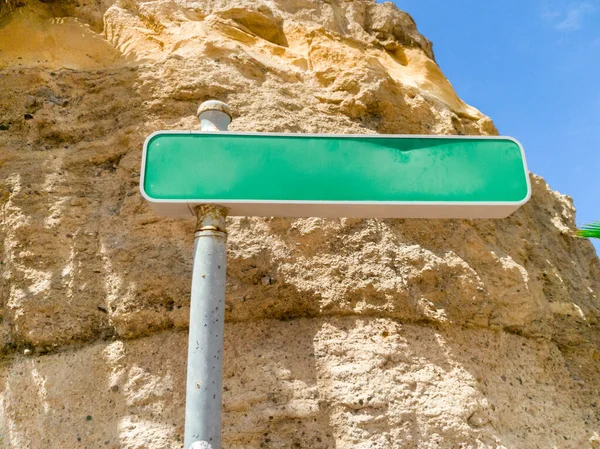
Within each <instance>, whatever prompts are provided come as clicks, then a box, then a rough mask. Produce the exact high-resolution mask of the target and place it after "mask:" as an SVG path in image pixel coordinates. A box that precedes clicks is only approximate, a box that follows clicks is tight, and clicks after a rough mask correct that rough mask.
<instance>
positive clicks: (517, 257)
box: [0, 0, 600, 449]
mask: <svg viewBox="0 0 600 449" xmlns="http://www.w3.org/2000/svg"><path fill="white" fill-rule="evenodd" d="M0 11H1V13H2V17H1V18H0V239H1V241H2V246H1V247H0V248H1V249H0V258H1V260H0V273H1V278H0V300H1V306H2V311H1V313H2V328H1V332H2V340H1V342H2V354H3V356H2V357H3V359H2V365H1V374H0V377H1V378H0V389H1V404H0V426H1V428H0V441H1V444H0V447H6V448H40V449H41V448H44V449H47V448H89V449H92V448H94V449H95V448H105V447H106V448H127V449H133V448H136V449H142V448H145V449H163V448H165V449H166V448H181V447H182V446H183V443H182V437H183V405H184V399H185V385H184V383H185V361H186V345H187V333H186V332H187V326H188V306H189V287H190V273H191V254H192V241H193V227H194V222H193V220H191V219H190V220H184V219H183V220H180V219H177V220H176V219H164V218H161V217H157V216H156V215H154V214H153V213H152V212H151V211H150V209H149V208H148V206H147V204H145V203H144V201H143V200H142V198H141V197H140V195H139V191H138V181H139V168H140V157H141V146H142V142H143V139H144V138H145V136H146V135H148V134H149V133H151V132H153V131H155V130H159V129H189V128H197V127H198V121H197V119H196V117H195V115H194V113H195V110H196V108H197V106H198V104H199V103H200V102H202V101H204V100H206V99H210V98H217V99H220V100H223V101H226V102H228V103H229V104H230V105H231V106H232V108H233V109H234V111H235V114H236V117H235V120H234V122H233V124H232V127H231V129H233V130H240V131H242V130H243V131H279V132H286V131H288V132H313V133H421V134H495V133H497V131H496V129H495V128H494V125H493V123H492V122H491V120H490V119H489V118H487V117H486V116H484V115H483V114H481V113H480V112H479V111H478V110H476V109H475V108H473V107H471V106H468V105H466V104H465V103H463V102H462V101H461V100H460V99H459V98H458V97H457V95H456V94H455V93H454V90H453V89H452V86H451V85H450V83H449V82H448V81H447V80H446V79H445V77H444V75H443V74H442V73H441V71H440V69H439V68H438V66H437V65H436V63H435V59H434V55H433V52H432V46H431V43H430V42H429V41H428V40H427V39H426V38H425V37H423V36H422V35H420V34H419V33H418V31H417V29H416V26H415V24H414V22H413V21H412V19H411V18H410V17H409V16H408V15H407V14H406V13H404V12H401V11H399V10H397V9H396V7H395V6H393V5H392V4H391V3H384V4H376V3H375V2H374V1H370V0H354V1H344V0H327V1H319V0H270V1H267V0H265V1H254V0H237V1H235V0H204V1H174V0H157V1H151V2H137V1H136V0H117V1H116V3H114V2H113V1H112V0H77V1H76V0H71V1H62V0H57V1H54V2H44V3H40V2H36V1H34V0H29V1H25V2H17V1H9V2H4V3H3V4H2V8H1V9H0ZM506 131H508V132H510V130H506ZM532 183H533V186H534V195H533V198H532V200H531V201H530V203H529V204H528V205H526V206H525V207H523V208H522V209H520V210H519V211H518V212H517V213H515V214H514V215H513V216H511V217H510V218H508V219H505V220H497V221H491V220H473V221H467V220H438V221H433V220H432V221H424V220H356V219H339V220H323V219H318V218H313V219H295V220H293V219H280V218H272V219H262V218H260V219H259V218H232V219H230V220H229V222H228V224H229V230H230V237H229V253H228V277H227V278H228V285H227V288H228V293H227V312H226V313H227V320H228V321H227V325H226V336H225V340H226V341H225V343H226V348H225V349H226V354H225V356H226V358H225V379H224V384H225V391H224V427H223V439H224V445H225V447H226V448H229V449H241V448H259V447H266V448H314V449H317V448H338V449H347V448H422V449H425V448H458V447H461V448H585V447H588V448H589V447H594V448H596V447H599V446H600V437H598V434H597V432H599V431H600V427H599V426H600V394H599V393H598V392H599V391H600V368H599V367H600V322H599V317H600V301H599V299H598V295H599V293H600V265H599V262H598V258H597V257H596V255H595V252H594V250H593V248H592V246H591V245H590V244H589V242H586V241H583V240H577V239H574V238H573V237H572V231H573V229H574V213H575V212H574V209H573V206H572V202H571V200H570V198H568V197H566V196H564V195H560V194H558V193H556V192H553V191H552V190H550V189H549V188H548V186H547V185H546V184H545V182H544V181H543V180H542V179H541V178H539V177H536V176H533V175H532Z"/></svg>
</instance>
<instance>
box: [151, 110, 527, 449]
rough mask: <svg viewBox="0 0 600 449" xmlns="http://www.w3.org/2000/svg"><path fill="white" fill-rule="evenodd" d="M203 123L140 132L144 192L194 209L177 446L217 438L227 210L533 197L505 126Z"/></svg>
mask: <svg viewBox="0 0 600 449" xmlns="http://www.w3.org/2000/svg"><path fill="white" fill-rule="evenodd" d="M198 118H199V119H200V123H201V131H159V132H156V133H153V134H152V135H150V136H149V137H148V138H147V139H146V142H145V143H144V152H143V156H142V170H141V176H140V191H141V194H142V196H143V197H144V198H145V199H147V200H148V201H150V204H151V206H152V207H153V209H154V210H155V211H156V212H157V213H159V214H161V215H170V216H190V215H193V216H196V218H197V227H196V234H195V241H194V268H193V277H192V299H191V305H190V335H189V346H188V371H187V390H186V391H187V396H186V409H185V441H184V449H220V447H221V443H220V440H221V399H222V398H221V391H222V374H223V329H224V319H225V272H226V270H225V263H226V242H227V231H226V229H225V218H226V216H227V215H228V214H229V215H235V216H279V217H365V218H369V217H381V218H503V217H506V216H508V215H510V214H511V213H512V212H514V211H515V210H517V209H518V208H519V207H520V206H522V205H523V204H525V203H526V202H527V201H528V200H529V198H530V196H531V185H530V182H529V173H528V171H527V164H526V162H525V153H524V151H523V148H522V147H521V145H520V144H519V142H517V141H516V140H514V139H512V138H510V137H497V136H491V137H490V136H415V135H315V134H274V133H233V132H221V131H226V130H227V126H228V125H229V123H230V122H231V112H230V110H229V107H228V106H227V105H226V104H224V103H221V102H219V101H208V102H205V103H203V104H202V105H201V106H200V109H199V110H198Z"/></svg>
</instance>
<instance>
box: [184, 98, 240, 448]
mask: <svg viewBox="0 0 600 449" xmlns="http://www.w3.org/2000/svg"><path fill="white" fill-rule="evenodd" d="M198 118H199V119H200V123H201V129H202V130H203V131H226V130H227V126H228V125H229V123H230V122H231V112H230V109H229V107H228V106H227V105H226V104H225V103H221V102H220V101H207V102H204V103H202V105H200V108H199V109H198ZM194 211H195V213H196V217H197V224H196V233H195V240H194V268H193V274H192V299H191V304H190V335H189V342H188V366H187V389H186V403H185V437H184V449H220V448H221V400H222V396H221V395H222V384H223V330H224V321H225V271H226V269H225V264H226V250H227V231H226V227H225V218H226V217H227V208H225V207H222V206H218V205H213V204H203V205H200V206H196V207H195V208H194Z"/></svg>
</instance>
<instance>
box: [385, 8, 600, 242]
mask: <svg viewBox="0 0 600 449" xmlns="http://www.w3.org/2000/svg"><path fill="white" fill-rule="evenodd" d="M394 3H396V5H397V6H398V7H399V8H400V9H402V10H404V11H407V12H408V13H409V14H410V15H411V16H412V17H413V18H414V19H415V21H416V22H417V27H418V29H419V31H420V32H421V33H422V34H423V35H425V36H426V37H427V38H428V39H429V40H431V41H432V42H433V49H434V52H435V56H436V60H437V63H438V64H439V66H440V67H441V69H442V71H443V72H444V73H445V75H446V77H447V78H448V79H449V80H450V82H451V83H452V85H453V86H454V88H455V90H456V92H457V93H458V95H459V96H460V97H461V98H462V99H463V100H465V101H466V102H467V103H469V104H471V105H472V106H475V107H476V108H478V109H479V110H481V111H482V112H483V113H484V114H486V115H489V116H490V117H491V118H492V119H493V120H494V123H495V124H496V127H497V128H498V130H499V131H500V134H502V135H509V136H512V137H515V138H517V139H518V140H519V141H520V142H521V143H522V144H523V146H524V148H525V152H526V155H527V163H528V165H529V169H530V170H531V171H532V172H534V173H536V174H539V175H541V176H543V177H544V178H545V179H546V181H547V182H548V183H549V184H550V186H551V187H552V188H553V189H554V190H558V191H559V192H561V193H566V194H568V195H570V196H572V197H573V199H574V201H575V207H576V208H577V224H578V225H581V224H584V223H587V222H590V221H594V220H600V0H583V1H578V0H575V1H564V0H563V1H555V0H520V1H515V0H504V1H502V2H491V1H481V0H455V1H440V0H396V1H395V2H394ZM594 243H595V246H596V249H597V250H600V244H599V243H598V241H596V242H594ZM599 252H600V251H599Z"/></svg>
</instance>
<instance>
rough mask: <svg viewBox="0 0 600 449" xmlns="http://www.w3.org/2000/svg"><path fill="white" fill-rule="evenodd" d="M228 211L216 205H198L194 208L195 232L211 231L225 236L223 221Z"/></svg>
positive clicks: (225, 230)
mask: <svg viewBox="0 0 600 449" xmlns="http://www.w3.org/2000/svg"><path fill="white" fill-rule="evenodd" d="M228 211H229V209H227V208H226V207H223V206H219V205H217V204H200V205H199V206H195V207H194V212H195V213H196V232H201V231H212V232H222V233H223V234H225V235H227V228H226V224H225V219H226V218H227V212H228Z"/></svg>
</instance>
